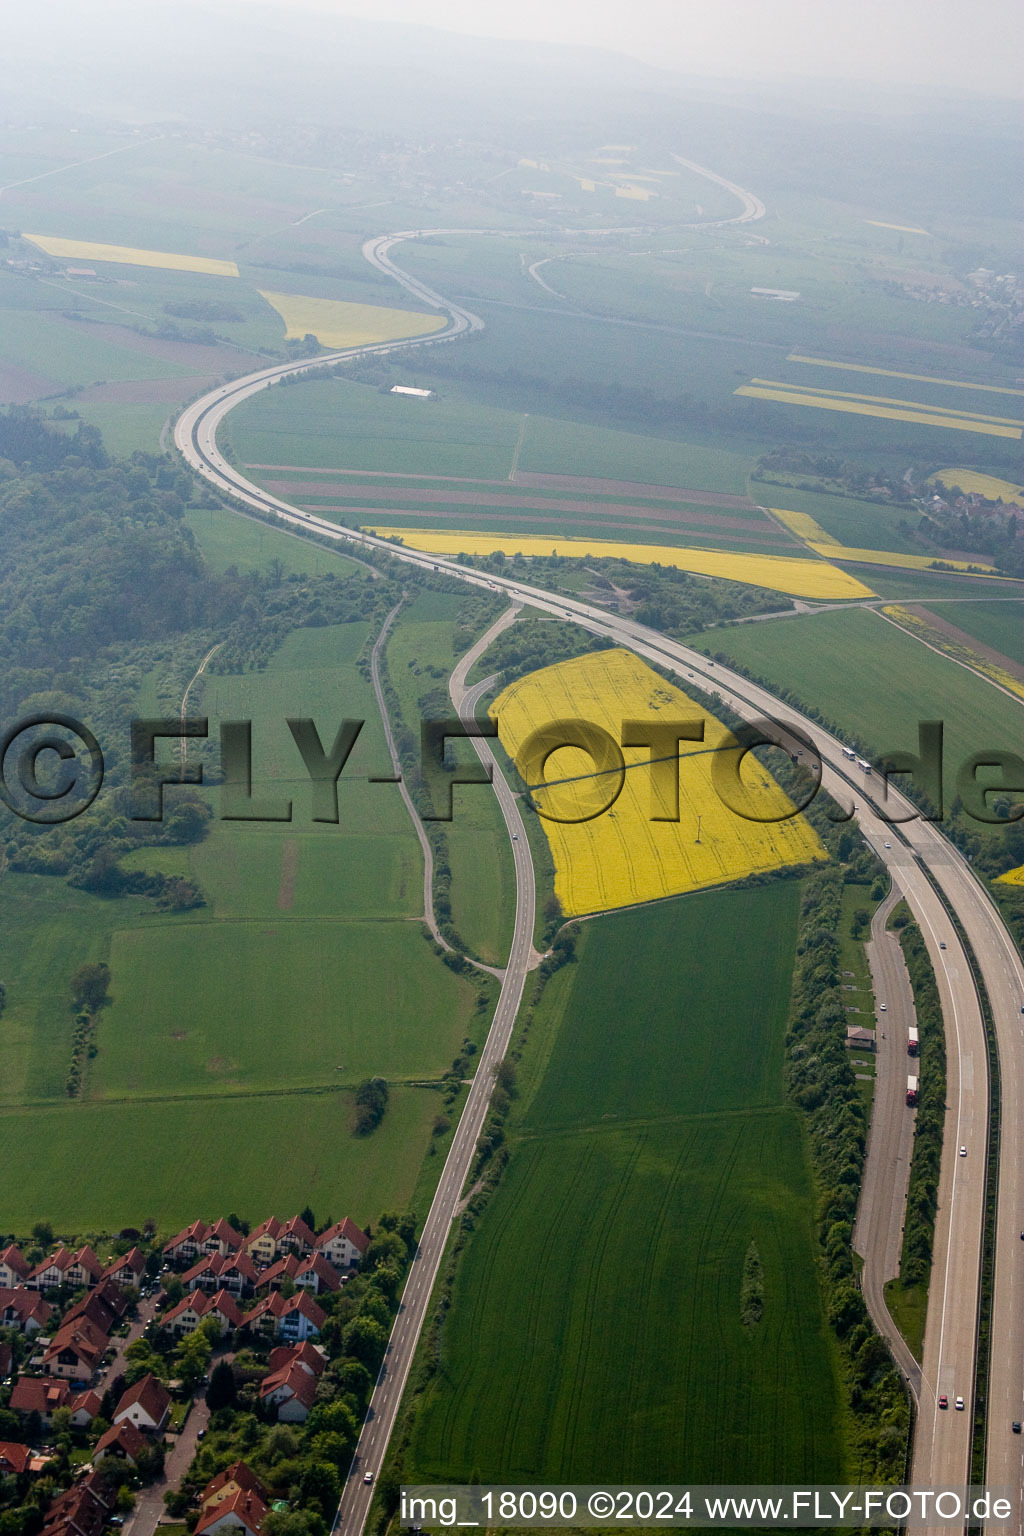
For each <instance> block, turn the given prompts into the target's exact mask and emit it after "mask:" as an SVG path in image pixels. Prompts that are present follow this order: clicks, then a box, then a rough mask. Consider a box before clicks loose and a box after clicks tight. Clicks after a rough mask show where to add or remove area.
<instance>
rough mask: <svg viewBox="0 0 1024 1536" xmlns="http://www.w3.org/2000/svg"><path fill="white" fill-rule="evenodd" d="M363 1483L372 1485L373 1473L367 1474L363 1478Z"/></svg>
mask: <svg viewBox="0 0 1024 1536" xmlns="http://www.w3.org/2000/svg"><path fill="white" fill-rule="evenodd" d="M363 1482H364V1483H372V1482H373V1473H372V1472H367V1474H366V1476H365V1477H364V1478H363Z"/></svg>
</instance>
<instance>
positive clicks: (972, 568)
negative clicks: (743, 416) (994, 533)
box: [771, 507, 1015, 581]
mask: <svg viewBox="0 0 1024 1536" xmlns="http://www.w3.org/2000/svg"><path fill="white" fill-rule="evenodd" d="M771 511H772V513H773V514H774V515H775V516H776V517H777V518H779V520H780V521H781V522H783V523H785V525H786V527H787V528H788V529H790V531H791V532H792V533H795V534H796V536H797V537H798V538H800V539H802V540H803V541H804V543H805V544H806V545H807V547H808V549H813V550H814V552H815V554H818V555H823V556H824V557H825V558H826V559H829V560H849V561H851V562H852V563H854V564H862V565H893V566H901V567H903V568H905V569H906V570H909V571H930V570H934V569H935V566H936V564H940V565H941V566H942V567H943V569H945V570H953V571H960V572H961V573H963V574H964V575H969V576H987V577H988V578H989V579H990V580H991V579H993V578H995V579H996V580H999V581H1013V580H1014V579H1015V578H1014V577H1012V576H1003V575H1002V574H1001V573H1000V572H999V571H997V569H996V567H995V566H994V565H984V564H983V563H981V562H980V561H973V560H972V561H967V560H947V559H946V558H945V557H944V556H942V555H905V554H901V553H900V552H899V551H897V550H889V549H853V548H851V547H850V546H849V545H847V544H840V542H839V540H838V539H835V538H833V536H832V534H830V533H828V532H827V531H826V530H825V529H824V528H822V526H821V524H820V523H817V522H815V520H814V518H813V517H811V515H810V513H809V512H791V511H789V510H787V508H785V507H772V508H771Z"/></svg>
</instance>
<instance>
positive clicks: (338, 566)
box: [185, 507, 370, 579]
mask: <svg viewBox="0 0 1024 1536" xmlns="http://www.w3.org/2000/svg"><path fill="white" fill-rule="evenodd" d="M185 519H186V521H187V523H188V525H189V527H190V528H191V529H192V532H193V533H194V534H195V536H196V543H197V544H198V545H199V550H200V553H201V554H202V557H203V559H204V560H205V562H206V564H207V565H208V566H209V567H210V569H211V570H212V571H214V572H216V573H217V574H218V575H219V574H222V573H223V572H224V571H226V570H227V569H228V567H229V566H232V565H234V566H237V568H238V569H239V570H240V571H263V572H266V571H267V570H268V569H269V568H270V565H271V562H272V561H274V560H279V561H280V563H281V571H282V574H283V575H285V576H291V575H309V576H323V575H326V574H327V573H328V572H331V573H333V574H334V575H337V576H356V575H359V576H364V577H366V578H367V579H370V572H369V571H368V570H367V568H366V566H364V565H360V564H359V563H358V561H356V560H349V559H348V558H347V557H346V556H345V555H343V554H342V553H341V551H340V549H338V550H336V549H328V548H325V547H324V546H323V545H322V544H315V543H314V542H313V540H312V539H307V538H303V536H302V535H301V534H300V533H288V532H286V531H285V529H283V528H275V527H274V526H273V525H271V524H268V523H261V522H259V521H258V520H257V519H256V518H249V517H244V516H239V514H238V513H237V512H229V511H227V509H226V508H224V507H189V508H188V510H187V511H186V513H185Z"/></svg>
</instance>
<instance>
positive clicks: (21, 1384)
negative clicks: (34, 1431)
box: [11, 1376, 72, 1424]
mask: <svg viewBox="0 0 1024 1536" xmlns="http://www.w3.org/2000/svg"><path fill="white" fill-rule="evenodd" d="M71 1395H72V1393H71V1388H70V1387H69V1386H68V1384H67V1382H66V1381H47V1380H46V1378H45V1377H43V1376H19V1377H18V1379H17V1381H16V1382H15V1383H14V1386H13V1387H12V1389H11V1408H12V1409H13V1410H14V1412H15V1413H24V1414H29V1413H38V1415H39V1417H40V1418H41V1419H42V1421H43V1423H44V1424H49V1422H50V1420H51V1419H52V1417H53V1415H54V1413H55V1412H56V1410H57V1409H58V1408H66V1407H67V1406H68V1403H69V1400H70V1398H71Z"/></svg>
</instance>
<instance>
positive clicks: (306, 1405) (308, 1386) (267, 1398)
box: [260, 1360, 316, 1424]
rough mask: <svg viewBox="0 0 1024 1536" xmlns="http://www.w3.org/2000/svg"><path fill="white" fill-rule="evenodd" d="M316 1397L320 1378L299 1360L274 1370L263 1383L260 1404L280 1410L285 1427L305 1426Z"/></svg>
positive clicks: (280, 1416) (279, 1413)
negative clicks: (293, 1425)
mask: <svg viewBox="0 0 1024 1536" xmlns="http://www.w3.org/2000/svg"><path fill="white" fill-rule="evenodd" d="M315 1397H316V1377H315V1376H313V1375H312V1374H311V1373H310V1372H309V1371H307V1370H306V1369H305V1368H304V1367H303V1366H301V1365H300V1364H299V1362H298V1361H297V1360H295V1361H293V1362H292V1363H291V1364H290V1365H286V1366H284V1367H283V1368H282V1369H281V1370H279V1371H272V1372H271V1374H270V1375H269V1376H266V1377H264V1379H263V1381H262V1382H261V1383H260V1402H261V1403H262V1404H263V1405H264V1407H266V1408H276V1409H277V1417H278V1420H279V1421H280V1422H281V1423H283V1424H305V1422H306V1420H307V1419H308V1418H309V1410H310V1409H311V1408H312V1406H313V1401H314V1399H315Z"/></svg>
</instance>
